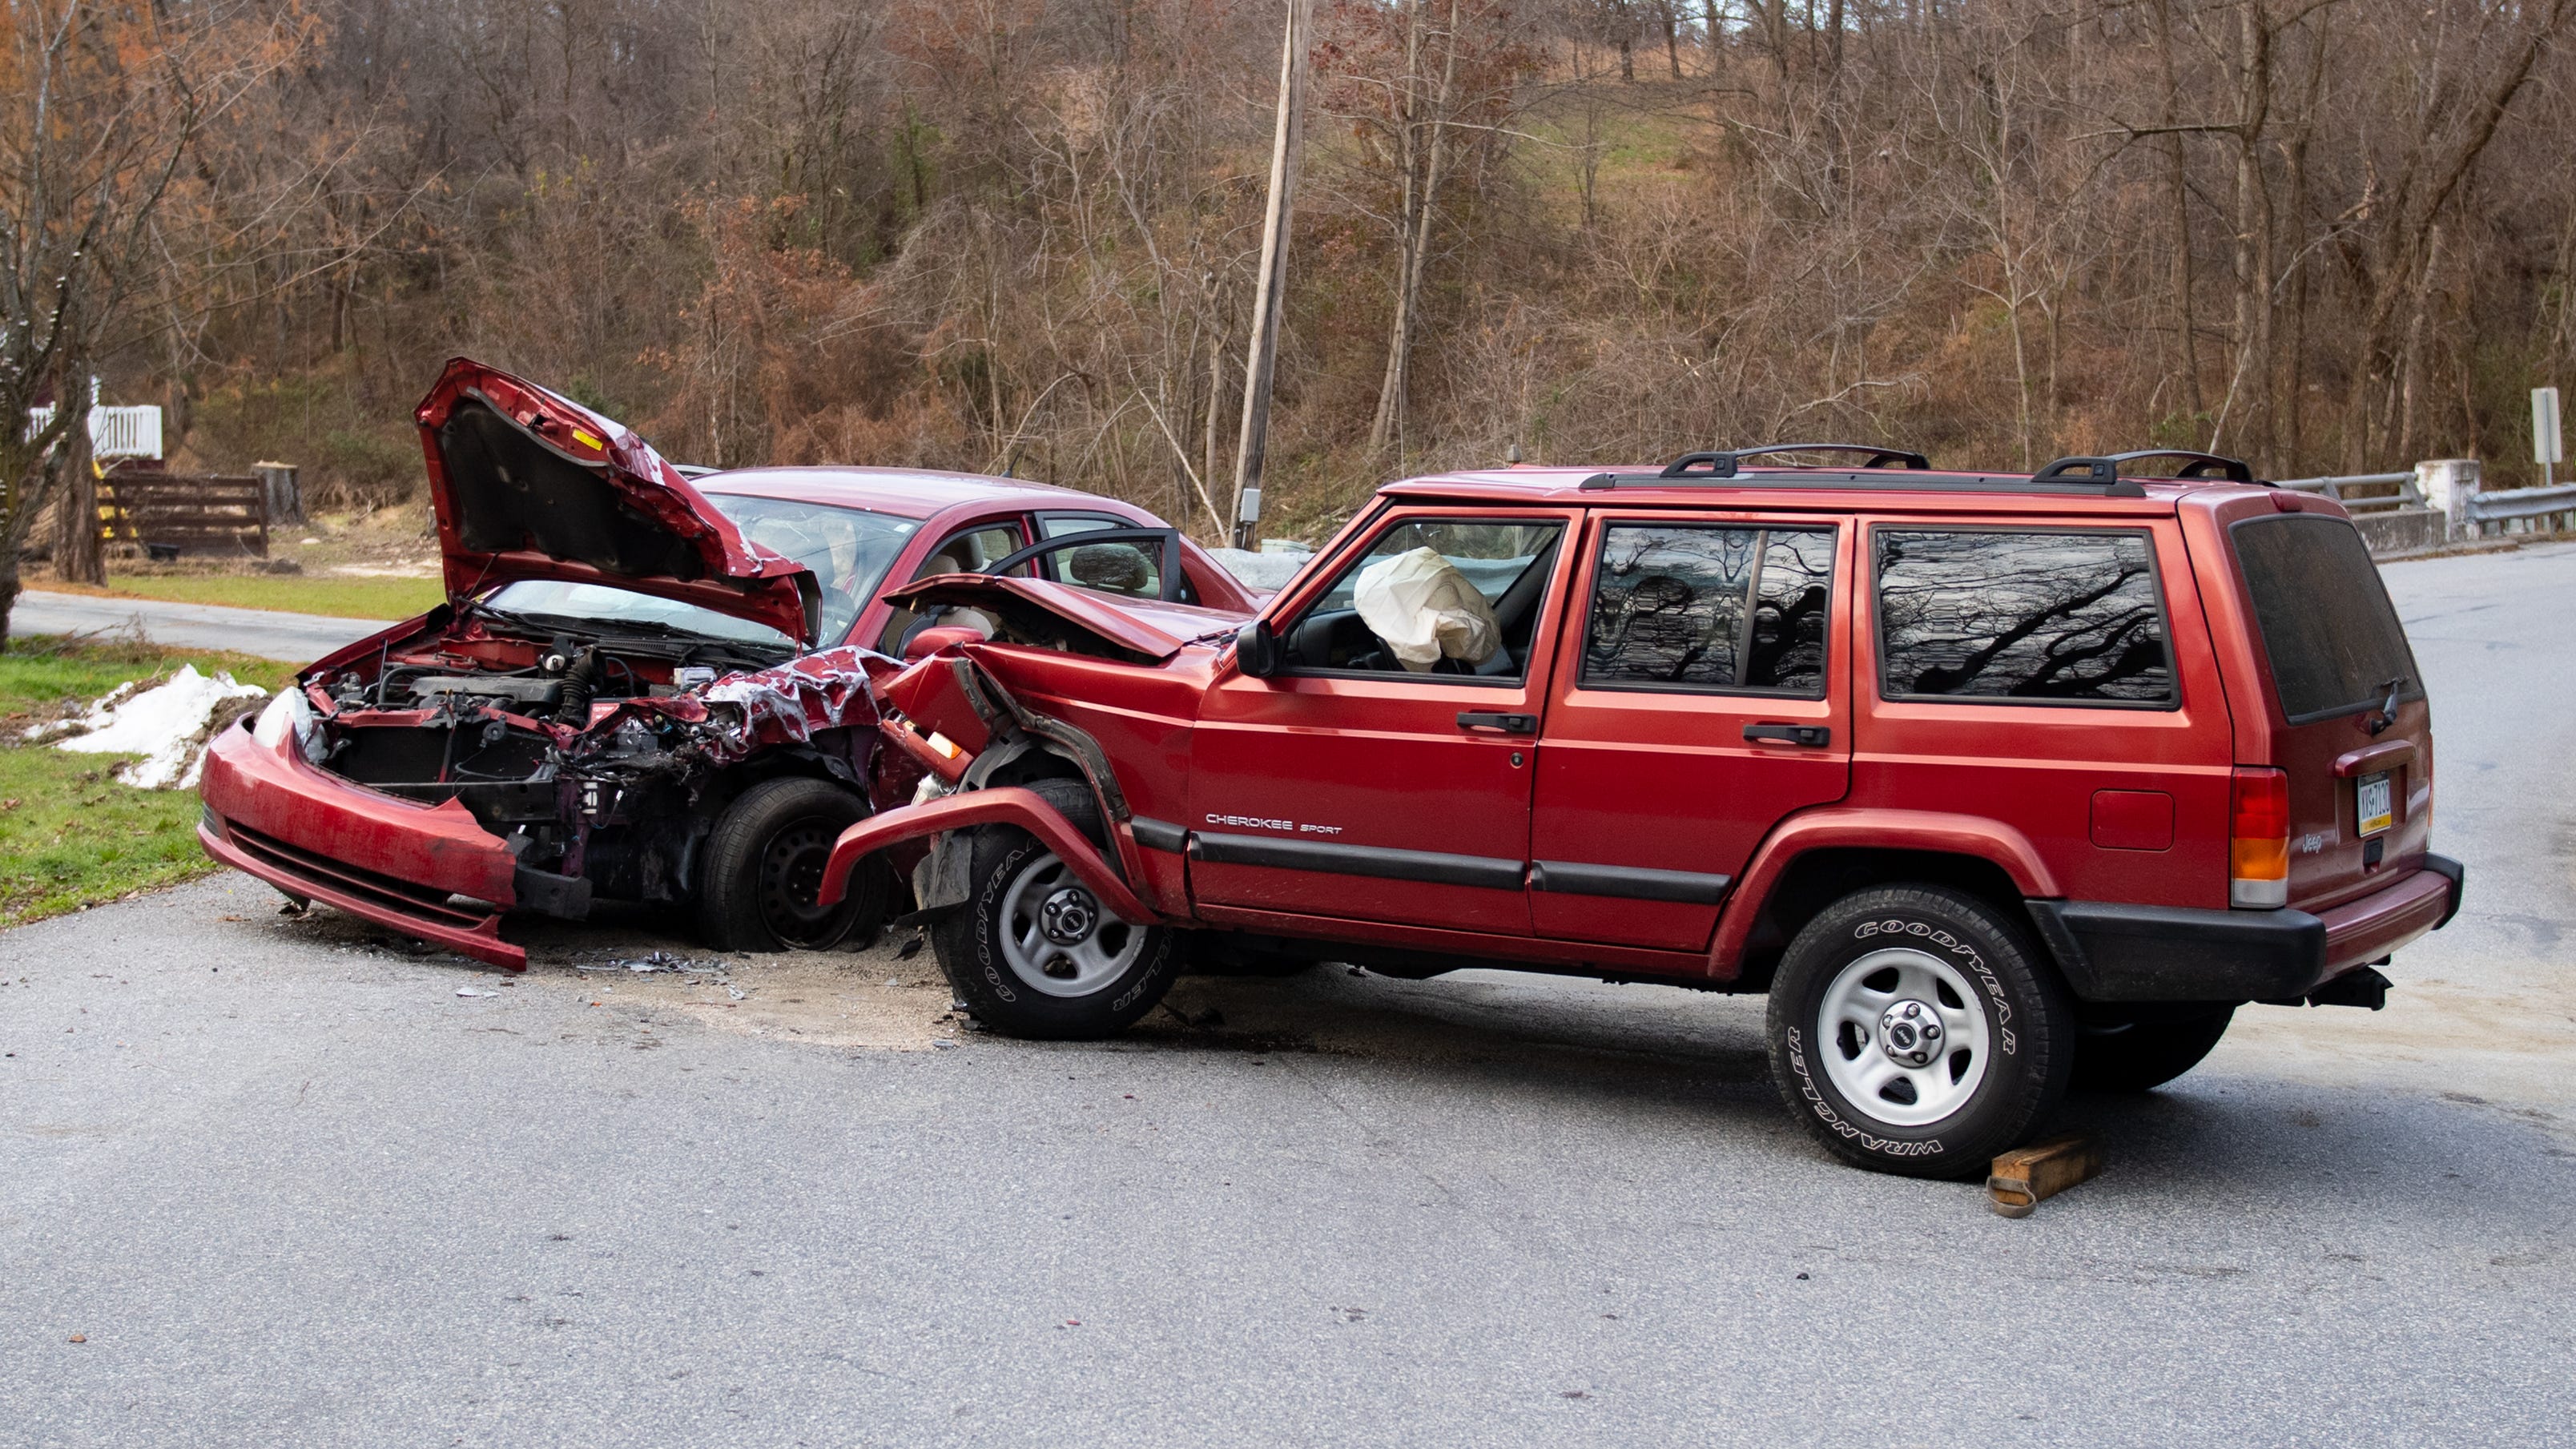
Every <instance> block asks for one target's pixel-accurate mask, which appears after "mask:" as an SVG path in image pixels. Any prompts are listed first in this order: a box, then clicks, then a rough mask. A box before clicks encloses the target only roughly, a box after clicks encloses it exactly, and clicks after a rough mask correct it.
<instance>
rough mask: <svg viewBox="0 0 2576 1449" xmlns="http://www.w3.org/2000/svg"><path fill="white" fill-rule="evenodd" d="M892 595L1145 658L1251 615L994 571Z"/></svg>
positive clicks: (1045, 638) (1007, 632)
mask: <svg viewBox="0 0 2576 1449" xmlns="http://www.w3.org/2000/svg"><path fill="white" fill-rule="evenodd" d="M886 598H888V599H889V600H891V601H893V602H894V603H897V604H900V605H902V606H903V607H905V608H907V609H919V608H920V607H921V606H923V605H924V604H949V605H955V606H959V607H963V608H969V609H980V610H982V611H983V612H985V613H987V614H991V615H993V616H994V617H995V618H996V619H998V620H999V621H1000V622H1001V624H1002V628H1003V631H1004V633H1003V636H1002V637H1003V638H1004V639H1005V640H1006V641H1007V640H1010V639H1017V640H1020V641H1023V642H1027V643H1044V644H1055V645H1062V646H1065V647H1070V648H1076V649H1079V650H1081V652H1084V653H1107V654H1110V655H1112V656H1114V657H1124V658H1129V659H1133V660H1136V661H1137V662H1140V663H1160V662H1162V661H1163V660H1166V659H1169V658H1171V657H1172V656H1173V655H1175V654H1178V653H1180V652H1181V649H1182V646H1184V645H1186V644H1188V643H1189V642H1190V641H1191V640H1193V639H1205V638H1209V637H1211V636H1214V635H1219V634H1225V633H1229V632H1231V631H1232V630H1233V629H1234V627H1235V626H1236V625H1239V624H1241V623H1242V622H1243V621H1244V620H1246V619H1249V618H1251V617H1252V616H1251V615H1250V614H1244V613H1238V612H1236V611H1235V610H1232V609H1208V608H1202V607H1200V606H1198V605H1196V604H1167V603H1163V602H1160V601H1159V600H1154V599H1131V598H1127V597H1124V596H1122V595H1117V594H1104V593H1102V592H1100V591H1099V590H1097V589H1085V588H1078V587H1076V586H1074V585H1072V584H1059V583H1055V582H1053V581H1052V580H1048V579H1022V578H997V577H995V576H994V575H991V574H940V575H937V576H936V577H933V578H927V579H923V580H921V581H920V582H918V583H913V584H907V585H905V586H904V587H902V588H900V589H895V590H892V591H890V592H889V593H887V595H886ZM1086 645H1088V646H1093V647H1085V646H1086ZM1099 646H1105V647H1099Z"/></svg>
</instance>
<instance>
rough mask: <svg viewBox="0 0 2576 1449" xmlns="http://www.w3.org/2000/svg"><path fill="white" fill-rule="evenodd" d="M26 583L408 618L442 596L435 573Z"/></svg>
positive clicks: (110, 594) (114, 594) (104, 593)
mask: <svg viewBox="0 0 2576 1449" xmlns="http://www.w3.org/2000/svg"><path fill="white" fill-rule="evenodd" d="M29 587H30V588H37V589H45V590H49V591H52V592H56V593H71V594H89V595H93V596H96V597H101V598H129V599H167V600H171V601H173V602H176V603H183V604H224V605H228V606H230V607H232V608H236V609H273V610H275V611H277V612H279V613H285V614H327V615H331V616H333V617H336V618H343V619H385V620H393V619H408V618H410V617H412V616H413V615H415V614H419V613H423V612H425V611H426V610H427V609H428V608H429V607H430V606H431V605H433V604H436V603H439V602H441V601H442V600H444V599H445V598H446V597H447V586H446V584H444V583H443V582H441V581H440V580H438V579H435V578H426V579H423V578H348V577H328V576H324V577H316V576H312V575H297V574H137V575H132V576H123V575H113V574H111V575H110V576H109V578H108V586H107V587H106V588H104V589H98V588H87V587H83V586H81V585H77V584H57V583H52V582H35V583H31V584H30V585H29Z"/></svg>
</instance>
